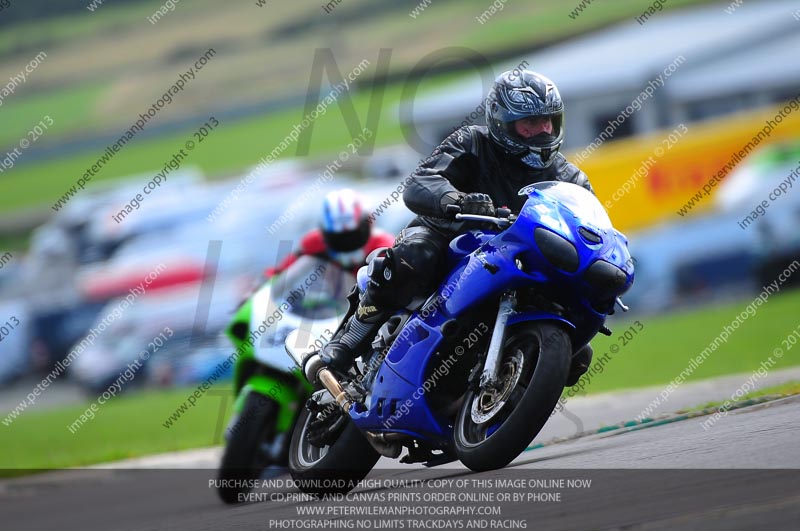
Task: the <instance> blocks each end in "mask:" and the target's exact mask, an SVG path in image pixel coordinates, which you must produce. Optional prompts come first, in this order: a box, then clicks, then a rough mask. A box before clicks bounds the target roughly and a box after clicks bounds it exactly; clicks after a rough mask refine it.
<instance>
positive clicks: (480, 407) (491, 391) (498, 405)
mask: <svg viewBox="0 0 800 531" xmlns="http://www.w3.org/2000/svg"><path fill="white" fill-rule="evenodd" d="M524 363H525V356H524V355H523V353H522V350H520V349H517V351H516V352H515V353H514V354H513V355H512V356H509V357H508V358H506V359H504V360H503V362H502V364H501V365H500V369H499V370H498V374H497V380H498V381H499V382H500V386H499V387H489V388H485V389H481V390H480V392H478V394H477V395H475V397H474V398H473V399H472V408H471V409H470V416H471V417H472V422H474V423H475V424H485V423H486V422H489V421H490V420H492V419H493V418H494V417H495V416H496V415H497V414H498V413H499V412H500V411H501V410H502V409H503V407H504V406H505V405H506V401H507V400H508V398H509V397H510V396H511V392H512V391H513V390H514V388H515V387H516V386H517V383H519V379H520V376H522V371H523V366H524Z"/></svg>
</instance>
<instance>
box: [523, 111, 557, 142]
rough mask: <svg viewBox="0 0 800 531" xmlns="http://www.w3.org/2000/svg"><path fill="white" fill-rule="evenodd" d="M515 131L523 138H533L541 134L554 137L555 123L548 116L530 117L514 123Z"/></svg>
mask: <svg viewBox="0 0 800 531" xmlns="http://www.w3.org/2000/svg"><path fill="white" fill-rule="evenodd" d="M514 129H515V130H516V131H517V134H518V135H519V136H521V137H522V138H533V137H534V136H536V135H538V134H541V133H547V134H548V135H552V134H553V122H552V121H551V120H550V118H549V117H547V116H528V117H527V118H522V119H521V120H517V121H516V122H514Z"/></svg>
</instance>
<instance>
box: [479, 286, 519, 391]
mask: <svg viewBox="0 0 800 531" xmlns="http://www.w3.org/2000/svg"><path fill="white" fill-rule="evenodd" d="M516 305H517V299H516V297H515V296H514V292H513V291H509V292H506V293H504V294H503V295H502V296H501V297H500V307H499V308H498V309H497V319H496V320H495V323H494V330H493V331H492V340H491V341H490V342H489V351H488V352H487V353H486V361H485V362H484V364H483V372H482V373H481V379H480V384H479V385H480V387H481V389H488V388H496V387H499V386H500V382H499V381H498V380H497V373H498V372H499V370H500V365H501V362H502V356H501V355H502V351H503V343H504V342H505V339H506V326H507V324H508V318H509V317H511V316H512V315H514V313H516Z"/></svg>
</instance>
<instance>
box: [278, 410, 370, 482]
mask: <svg viewBox="0 0 800 531" xmlns="http://www.w3.org/2000/svg"><path fill="white" fill-rule="evenodd" d="M379 458H380V454H378V452H376V451H375V449H374V448H373V447H372V445H370V444H369V442H368V441H367V439H366V438H365V437H364V435H363V434H362V433H361V432H360V431H359V430H358V428H356V426H355V424H353V423H352V422H351V421H350V418H349V417H346V416H344V413H343V412H342V411H341V410H340V409H339V408H338V406H336V405H334V404H329V407H328V410H327V411H322V412H314V413H312V412H311V411H309V410H308V408H304V409H303V411H302V413H300V418H299V419H298V420H297V424H296V425H295V428H294V433H293V434H292V442H291V444H290V445H289V470H290V472H291V474H292V478H293V479H294V480H295V482H296V483H297V487H298V488H299V489H300V490H301V491H303V492H306V493H309V494H326V493H335V492H336V493H345V492H348V491H350V490H352V489H353V488H355V487H356V485H357V484H358V482H359V481H361V480H362V479H364V478H365V477H366V475H367V474H369V472H370V470H372V467H374V466H375V463H377V462H378V459H379Z"/></svg>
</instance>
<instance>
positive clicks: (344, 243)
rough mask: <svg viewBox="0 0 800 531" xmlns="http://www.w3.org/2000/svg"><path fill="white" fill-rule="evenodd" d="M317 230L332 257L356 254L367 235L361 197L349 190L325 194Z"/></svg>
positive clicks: (368, 234)
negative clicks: (320, 233) (319, 225)
mask: <svg viewBox="0 0 800 531" xmlns="http://www.w3.org/2000/svg"><path fill="white" fill-rule="evenodd" d="M320 229H321V230H322V237H323V238H324V239H325V243H326V244H327V246H328V251H329V252H330V254H331V256H333V257H334V258H336V259H338V257H339V256H342V258H345V256H344V255H351V254H353V253H354V252H355V251H359V250H360V249H361V248H362V247H364V246H365V245H366V244H367V241H369V236H370V222H369V212H368V210H367V208H366V206H365V205H364V201H363V200H362V198H361V197H360V196H359V195H358V194H357V193H356V192H355V191H353V190H351V189H349V188H345V189H342V190H335V191H333V192H329V193H328V194H327V195H326V196H325V200H324V201H323V203H322V224H321V227H320ZM347 261H348V262H349V261H351V260H349V259H348V260H347Z"/></svg>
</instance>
